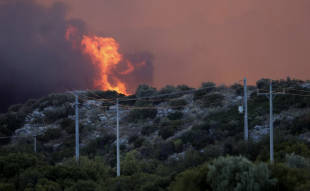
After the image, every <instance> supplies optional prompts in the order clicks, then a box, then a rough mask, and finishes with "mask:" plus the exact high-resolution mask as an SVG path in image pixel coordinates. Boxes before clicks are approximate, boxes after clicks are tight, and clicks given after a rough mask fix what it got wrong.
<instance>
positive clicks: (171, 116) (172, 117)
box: [167, 111, 183, 120]
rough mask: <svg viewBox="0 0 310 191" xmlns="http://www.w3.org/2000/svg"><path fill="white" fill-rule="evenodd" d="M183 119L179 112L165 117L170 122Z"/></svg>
mask: <svg viewBox="0 0 310 191" xmlns="http://www.w3.org/2000/svg"><path fill="white" fill-rule="evenodd" d="M182 117H183V113H182V112H180V111H177V112H174V113H169V114H168V115H167V118H168V119H170V120H178V119H182Z"/></svg>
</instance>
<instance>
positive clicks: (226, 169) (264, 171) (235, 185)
mask: <svg viewBox="0 0 310 191" xmlns="http://www.w3.org/2000/svg"><path fill="white" fill-rule="evenodd" d="M207 182H208V183H209V184H210V185H211V188H212V191H223V190H235V191H243V190H247V191H259V190H264V191H266V190H274V188H275V187H276V184H277V179H271V178H270V172H269V169H268V166H267V164H265V163H260V164H258V165H254V164H252V163H251V162H250V161H249V160H248V159H246V158H244V157H241V156H239V157H226V158H224V157H220V158H218V159H216V160H214V161H213V162H212V163H211V164H210V165H209V172H208V177H207Z"/></svg>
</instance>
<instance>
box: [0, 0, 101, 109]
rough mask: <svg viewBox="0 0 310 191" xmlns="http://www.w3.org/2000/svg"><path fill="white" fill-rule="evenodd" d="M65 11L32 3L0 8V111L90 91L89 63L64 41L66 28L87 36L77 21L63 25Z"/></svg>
mask: <svg viewBox="0 0 310 191" xmlns="http://www.w3.org/2000/svg"><path fill="white" fill-rule="evenodd" d="M66 12H67V7H66V6H65V5H64V4H62V3H54V5H53V6H52V7H50V8H46V7H44V6H42V5H39V4H38V3H36V2H34V1H33V0H17V1H7V2H6V3H2V4H0V97H1V107H0V112H6V111H7V108H8V107H9V106H10V105H12V104H17V103H23V102H25V101H26V100H28V99H30V98H39V97H42V96H47V95H48V94H49V93H52V92H60V93H64V92H65V90H66V89H73V88H75V89H83V88H92V84H93V79H94V74H95V72H94V68H93V66H92V64H91V61H90V58H88V57H87V56H85V55H83V54H82V53H81V52H80V51H78V50H76V49H73V48H72V47H71V44H70V42H67V41H66V40H65V39H64V35H65V32H66V29H67V24H71V25H74V26H75V27H76V28H78V30H79V31H80V33H86V32H87V31H86V24H85V23H84V22H83V21H82V20H78V19H71V20H65V16H66Z"/></svg>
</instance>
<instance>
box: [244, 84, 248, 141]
mask: <svg viewBox="0 0 310 191" xmlns="http://www.w3.org/2000/svg"><path fill="white" fill-rule="evenodd" d="M243 81H244V92H243V93H244V95H243V96H244V140H245V141H248V138H249V133H248V90H247V85H246V78H244V79H243Z"/></svg>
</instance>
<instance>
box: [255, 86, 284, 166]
mask: <svg viewBox="0 0 310 191" xmlns="http://www.w3.org/2000/svg"><path fill="white" fill-rule="evenodd" d="M268 94H269V97H268ZM279 94H280V95H283V94H285V90H283V93H272V80H270V83H269V93H258V90H257V95H266V96H267V97H268V98H269V100H270V162H271V163H272V164H273V162H274V157H273V112H272V111H273V108H272V100H273V98H275V97H276V96H277V95H279Z"/></svg>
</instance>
